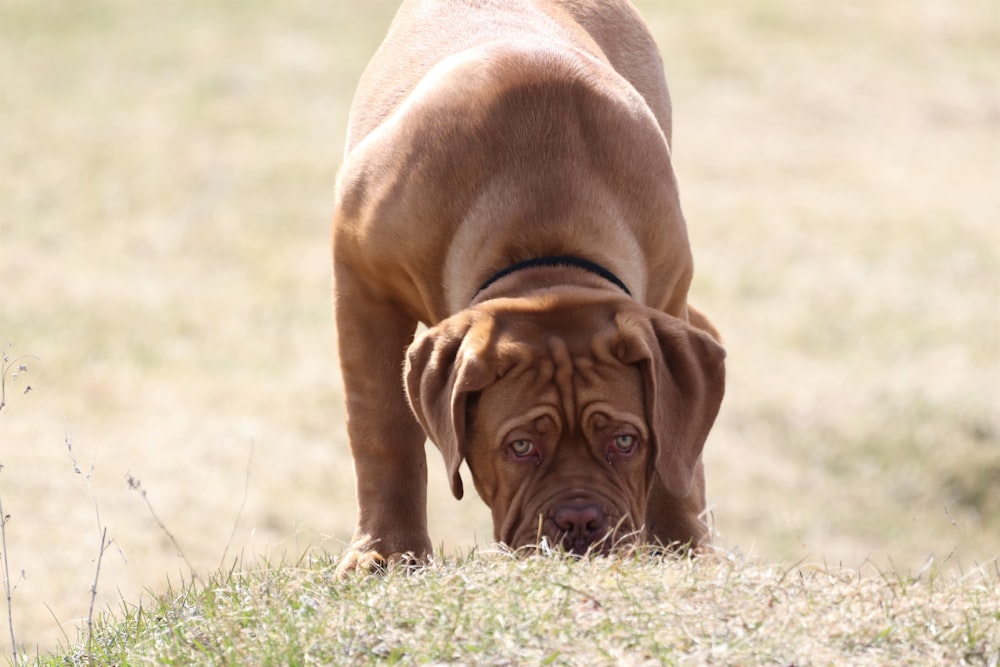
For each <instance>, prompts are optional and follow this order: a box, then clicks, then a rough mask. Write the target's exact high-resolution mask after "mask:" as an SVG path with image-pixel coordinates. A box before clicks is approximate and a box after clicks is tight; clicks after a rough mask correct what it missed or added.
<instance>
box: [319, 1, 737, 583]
mask: <svg viewBox="0 0 1000 667" xmlns="http://www.w3.org/2000/svg"><path fill="white" fill-rule="evenodd" d="M670 122H671V121H670V103H669V95H668V93H667V88H666V83H665V81H664V78H663V72H662V65H661V63H660V59H659V55H658V53H657V51H656V47H655V44H654V43H653V41H652V39H651V37H650V36H649V34H648V32H647V31H646V29H645V27H644V25H643V23H642V20H641V18H640V17H639V15H638V13H637V12H636V11H635V9H634V8H633V7H632V6H631V4H629V3H628V2H626V1H624V0H593V1H582V0H563V1H557V0H549V1H541V0H539V1H535V2H532V1H528V0H509V1H505V2H500V1H491V0H481V1H479V2H469V1H468V0H464V1H463V0H436V1H431V0H408V1H406V2H404V3H403V5H402V7H401V8H400V10H399V13H398V14H397V17H396V19H395V20H394V22H393V24H392V27H391V28H390V30H389V33H388V35H387V37H386V40H385V42H384V44H383V45H382V47H381V48H380V49H379V51H378V53H376V55H375V57H374V59H373V60H372V62H371V64H370V65H369V67H368V69H367V70H366V71H365V74H364V76H363V77H362V80H361V84H360V86H359V89H358V92H357V94H356V97H355V102H354V106H353V108H352V112H351V121H350V128H349V132H348V134H349V136H348V147H347V152H346V156H345V161H344V165H343V167H342V170H341V174H340V177H339V180H338V190H337V208H336V213H335V220H334V231H333V234H334V246H333V251H334V278H335V306H336V316H337V328H338V335H339V345H340V357H341V366H342V370H343V374H344V382H345V387H346V392H347V416H348V431H349V437H350V441H351V450H352V453H353V456H354V462H355V469H356V475H357V491H358V506H359V516H358V529H357V532H356V534H355V537H354V541H353V543H352V545H351V547H350V548H349V550H348V552H347V553H346V554H345V558H344V559H343V561H342V563H341V569H342V570H349V569H354V568H359V567H360V568H369V567H371V566H373V565H376V564H379V563H384V562H386V561H387V560H394V559H399V558H402V557H413V558H421V557H423V556H425V555H427V554H428V553H429V551H430V539H429V536H428V531H427V516H426V492H427V489H426V486H427V473H426V460H425V456H424V449H423V442H424V439H425V437H430V438H431V440H433V441H434V442H435V444H436V445H437V446H438V448H439V449H440V450H441V452H442V454H443V456H444V458H445V462H446V464H447V466H448V469H449V472H450V478H451V480H452V488H453V491H454V492H455V494H456V495H457V496H459V497H460V496H461V495H462V492H463V485H462V479H461V474H460V472H459V469H460V466H461V464H462V462H463V461H465V462H466V464H467V465H468V466H469V468H470V471H471V473H472V480H473V483H474V484H475V486H476V489H477V490H478V492H479V494H480V496H481V497H482V498H483V499H484V501H486V503H487V504H488V505H490V508H491V510H492V513H493V517H494V527H495V537H496V538H497V539H498V540H500V541H504V542H506V543H507V544H509V545H510V546H512V547H521V546H527V545H529V544H533V543H535V542H537V541H538V540H539V539H540V538H544V539H545V540H546V541H548V542H549V543H556V544H562V545H563V546H565V547H566V548H567V549H569V550H571V551H577V552H583V551H586V550H588V549H589V550H594V549H596V550H600V551H604V550H607V548H608V547H609V546H610V545H612V544H614V543H620V542H622V541H625V542H633V541H636V540H645V541H653V542H658V543H662V544H670V543H674V542H681V543H688V544H695V545H697V544H700V543H702V542H704V541H705V540H706V539H707V538H708V532H707V529H706V526H705V523H704V520H703V517H702V516H701V515H702V513H703V512H704V509H705V492H704V472H703V467H702V463H701V451H702V447H703V446H704V442H705V438H706V437H707V435H708V431H709V429H710V428H711V426H712V423H713V421H714V419H715V416H716V414H717V412H718V409H719V405H720V404H721V401H722V394H723V386H724V366H723V359H724V356H725V353H724V351H723V350H722V348H721V346H720V345H719V343H718V333H717V332H716V331H715V328H714V327H713V326H712V325H711V323H710V322H709V321H708V319H707V318H706V317H705V316H704V315H702V314H701V313H699V312H697V311H695V310H694V309H693V308H691V307H689V305H688V303H687V292H688V287H689V285H690V281H691V275H692V260H691V252H690V248H689V245H688V238H687V231H686V227H685V223H684V219H683V216H682V214H681V209H680V202H679V198H678V193H677V185H676V179H675V177H674V173H673V168H672V165H671V161H670V132H671V125H670ZM552 256H573V257H578V258H580V259H584V260H587V261H589V262H593V263H596V264H598V265H600V266H601V267H604V269H606V270H608V271H610V272H612V273H613V274H614V275H615V276H617V278H619V279H620V280H621V281H622V282H623V283H624V284H625V285H626V286H627V287H628V289H629V291H630V294H626V293H625V292H624V291H622V290H621V289H620V288H619V287H618V286H616V285H615V284H613V283H612V282H610V281H609V280H607V279H606V278H604V277H602V276H600V275H596V274H595V273H594V272H592V271H591V270H587V269H586V268H583V267H581V266H578V265H561V264H560V265H555V266H552V265H540V266H534V267H531V268H525V269H523V270H520V271H516V272H514V273H511V274H509V275H507V276H505V277H503V278H501V279H500V280H497V281H496V282H494V283H493V284H491V285H490V286H489V288H487V289H486V290H483V291H480V286H481V285H483V284H484V283H485V282H486V281H487V280H488V279H489V278H490V277H491V276H493V275H495V274H496V273H497V272H499V271H501V270H503V269H504V268H506V267H508V266H510V265H512V264H515V263H517V262H521V261H525V260H531V259H535V258H543V257H552ZM418 322H423V323H425V324H427V325H428V326H429V327H430V329H429V330H428V331H427V332H425V333H424V334H423V335H422V336H420V337H419V338H418V339H417V340H413V337H414V332H415V330H416V326H417V324H418ZM407 349H408V350H409V352H408V353H407ZM404 365H405V382H404V379H403V378H402V377H401V374H402V373H403V372H404ZM519 435H523V437H520V439H516V438H515V439H514V440H511V438H512V437H514V436H519ZM525 443H530V446H531V449H526V450H525V451H526V452H528V453H527V454H525V455H524V456H521V455H520V454H519V453H518V452H519V451H521V450H522V449H524V448H525V447H527V446H528V445H526V444H525ZM626 445H631V448H630V449H628V450H626V449H625V446H626Z"/></svg>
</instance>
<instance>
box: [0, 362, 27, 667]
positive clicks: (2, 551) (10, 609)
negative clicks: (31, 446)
mask: <svg viewBox="0 0 1000 667" xmlns="http://www.w3.org/2000/svg"><path fill="white" fill-rule="evenodd" d="M10 347H11V345H10V343H8V344H7V350H6V351H4V353H3V363H2V364H0V412H2V411H3V409H4V408H5V407H6V406H7V376H8V375H9V376H10V381H11V382H14V381H15V380H17V377H18V375H20V374H21V373H25V372H27V370H28V367H27V366H26V365H24V364H23V363H21V362H22V361H24V360H25V359H32V358H34V357H31V356H30V355H23V356H20V357H15V358H13V359H11V357H10V354H9V353H8V351H9V350H10ZM29 391H31V385H30V384H29V385H28V386H26V387H25V388H24V393H25V394H27V393H28V392H29ZM0 471H3V464H0ZM8 521H10V515H9V514H7V512H5V511H4V509H3V498H2V497H0V556H2V559H3V590H4V596H5V597H6V598H7V627H8V629H9V630H10V650H11V655H12V656H13V664H14V667H17V637H16V635H15V633H14V604H13V601H14V591H15V590H16V589H17V584H15V583H13V582H12V581H11V578H10V561H9V559H8V557H7V522H8ZM21 574H22V576H24V573H23V572H22V573H21Z"/></svg>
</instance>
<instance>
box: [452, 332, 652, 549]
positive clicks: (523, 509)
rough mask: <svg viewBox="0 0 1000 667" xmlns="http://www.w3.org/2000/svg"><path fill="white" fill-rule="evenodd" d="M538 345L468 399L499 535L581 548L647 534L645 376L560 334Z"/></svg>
mask: <svg viewBox="0 0 1000 667" xmlns="http://www.w3.org/2000/svg"><path fill="white" fill-rule="evenodd" d="M533 347H534V356H533V358H531V359H527V360H525V362H526V363H522V364H519V365H518V368H517V369H515V370H513V371H511V372H508V373H506V374H505V375H504V376H503V377H502V378H500V379H499V380H498V381H497V382H496V383H495V384H493V385H491V386H489V387H487V388H485V389H484V390H482V391H481V392H479V393H478V394H477V395H476V396H475V397H472V399H471V400H470V402H469V406H468V425H467V429H468V430H467V436H468V440H467V449H466V456H467V461H468V465H469V468H470V469H471V471H472V476H473V480H474V482H475V485H476V488H477V490H478V491H479V494H480V496H481V497H482V498H483V500H484V501H486V503H487V504H488V505H489V506H490V508H491V510H492V512H493V525H494V533H495V538H496V539H497V540H499V541H501V542H504V543H505V544H507V545H508V546H510V547H512V548H518V547H521V546H525V545H535V544H539V543H541V542H542V541H543V538H544V540H545V541H547V542H548V544H549V545H552V546H557V545H561V546H562V547H563V548H564V549H566V550H567V551H569V552H572V553H576V554H583V553H586V552H587V551H588V550H593V551H594V552H599V553H606V552H608V551H609V550H610V549H611V548H612V547H614V546H620V545H621V544H622V543H630V542H634V541H639V540H641V539H642V533H641V531H642V529H643V524H644V520H645V519H644V518H645V515H646V502H647V496H648V491H649V484H650V479H651V470H652V464H651V461H650V456H651V442H650V438H651V433H650V426H649V424H648V421H647V418H646V415H645V409H644V405H645V401H644V395H643V381H642V374H641V373H640V371H639V369H638V368H637V367H636V366H630V365H626V364H624V363H620V362H617V361H614V360H612V359H607V358H602V359H595V358H593V357H592V356H591V355H590V354H588V353H587V351H586V350H584V351H576V352H573V351H571V350H569V349H568V347H567V345H566V343H565V342H564V341H563V340H562V339H560V338H555V337H553V338H551V339H549V340H548V341H547V345H545V346H533ZM546 347H547V348H548V349H545V348H546ZM539 348H541V349H539Z"/></svg>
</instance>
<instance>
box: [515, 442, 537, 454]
mask: <svg viewBox="0 0 1000 667" xmlns="http://www.w3.org/2000/svg"><path fill="white" fill-rule="evenodd" d="M534 449H535V443H533V442H532V441H531V440H525V439H521V440H514V441H513V442H511V443H510V451H512V452H514V456H522V457H523V456H528V455H529V454H531V452H532V451H533V450H534Z"/></svg>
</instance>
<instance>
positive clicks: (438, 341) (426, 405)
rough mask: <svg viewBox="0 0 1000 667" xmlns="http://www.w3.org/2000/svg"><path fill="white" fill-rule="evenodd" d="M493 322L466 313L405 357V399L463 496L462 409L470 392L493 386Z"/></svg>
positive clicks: (478, 314) (423, 337)
mask: <svg viewBox="0 0 1000 667" xmlns="http://www.w3.org/2000/svg"><path fill="white" fill-rule="evenodd" d="M492 323H493V321H492V318H491V317H490V316H489V315H487V314H485V313H482V312H478V311H474V310H465V311H462V312H461V313H458V314H457V315H453V316H452V317H450V318H448V319H446V320H444V321H443V322H441V323H440V324H438V325H437V326H435V327H433V328H431V329H429V330H428V331H426V332H424V334H423V335H421V336H420V337H419V338H418V339H416V340H415V341H414V342H413V344H412V345H410V349H409V351H408V353H407V358H406V372H405V378H406V396H407V399H408V400H409V402H410V408H411V409H412V410H413V414H414V415H416V417H417V421H419V422H420V425H421V426H422V427H423V429H424V433H426V434H427V436H428V437H429V438H430V439H431V441H433V442H434V444H435V445H437V447H438V449H439V450H441V454H442V456H443V457H444V460H445V465H446V466H447V467H448V474H449V479H450V480H451V491H452V493H453V494H454V495H455V497H456V498H458V499H461V498H462V494H463V487H462V475H461V473H460V472H459V467H460V466H461V465H462V461H463V460H464V459H465V431H466V423H465V422H466V404H467V401H468V397H469V395H470V394H471V393H473V392H477V391H481V390H483V389H485V388H486V387H488V386H489V385H491V384H492V383H493V382H495V381H496V371H495V369H494V368H493V365H492V364H491V363H490V361H489V360H488V359H487V358H486V357H485V353H486V351H487V350H488V349H489V348H490V339H491V337H492V328H493V327H492Z"/></svg>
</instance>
